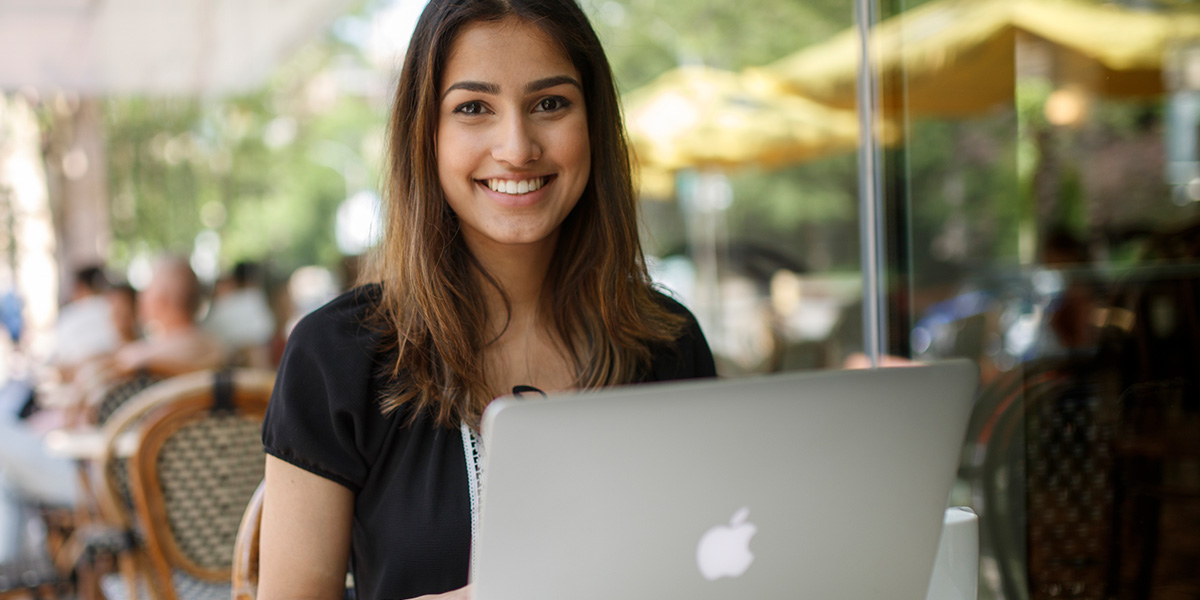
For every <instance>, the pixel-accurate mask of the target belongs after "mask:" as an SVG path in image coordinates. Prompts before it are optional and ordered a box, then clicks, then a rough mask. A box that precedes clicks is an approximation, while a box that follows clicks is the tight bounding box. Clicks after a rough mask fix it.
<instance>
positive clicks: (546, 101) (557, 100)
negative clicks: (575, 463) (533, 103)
mask: <svg viewBox="0 0 1200 600" xmlns="http://www.w3.org/2000/svg"><path fill="white" fill-rule="evenodd" d="M570 105H571V103H570V102H568V101H567V99H566V98H562V97H560V96H551V97H549V98H542V99H541V100H540V101H539V102H538V104H537V109H538V110H539V111H541V112H554V111H556V110H562V109H564V108H566V107H568V106H570Z"/></svg>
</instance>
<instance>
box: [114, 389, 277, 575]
mask: <svg viewBox="0 0 1200 600" xmlns="http://www.w3.org/2000/svg"><path fill="white" fill-rule="evenodd" d="M273 384H274V373H272V372H270V371H259V370H233V371H220V372H213V371H200V372H196V373H191V374H188V375H182V376H179V377H174V378H171V379H169V380H166V381H163V382H161V383H159V384H157V385H155V386H153V387H151V388H148V389H147V390H145V391H144V392H143V393H141V394H139V395H137V396H136V397H134V398H132V399H131V400H130V401H129V402H128V403H126V404H125V405H124V406H122V407H121V408H120V409H118V410H117V411H116V412H114V414H113V416H112V417H111V418H110V419H109V421H108V423H107V424H106V425H105V427H104V431H105V453H104V458H103V459H102V461H101V463H102V464H101V466H100V468H99V469H98V470H97V475H98V481H99V485H98V486H97V487H98V491H99V493H98V494H97V495H98V499H99V500H100V505H101V508H102V512H103V513H104V514H105V515H106V519H107V520H108V521H109V522H110V523H114V524H116V525H117V526H118V529H122V530H123V531H124V535H123V538H124V539H123V540H121V543H122V544H123V545H124V546H125V548H123V549H122V551H121V554H120V556H121V561H120V571H121V576H120V577H106V578H105V579H104V581H103V586H102V587H103V588H104V592H105V595H106V596H107V597H109V598H118V597H131V598H142V597H148V596H153V597H156V598H164V599H173V598H202V597H214V598H215V597H221V598H227V597H229V594H230V587H229V581H230V569H231V557H232V555H233V538H234V536H235V534H236V532H237V526H238V522H239V519H240V517H241V513H242V509H243V507H244V506H245V505H246V503H247V501H248V500H249V498H250V496H251V495H252V493H253V491H254V488H255V486H257V485H258V483H259V482H260V481H261V480H262V476H263V465H264V461H265V458H264V454H263V452H262V442H261V433H260V431H261V420H262V416H263V414H264V412H265V410H266V404H267V401H268V399H269V398H270V394H271V389H272V386H273ZM130 431H137V432H139V433H138V434H137V443H136V447H135V448H134V449H133V451H132V456H130V457H129V459H128V462H129V465H128V467H129V472H130V478H129V491H130V497H131V500H132V506H131V505H130V504H127V503H126V502H125V501H124V498H122V497H121V495H120V494H119V491H118V482H116V481H114V480H113V478H112V476H111V472H112V471H111V469H108V468H106V464H111V463H112V462H114V461H121V460H124V459H123V458H122V457H121V455H122V454H124V452H122V451H121V446H122V445H123V444H128V436H129V435H130V434H129V432H130Z"/></svg>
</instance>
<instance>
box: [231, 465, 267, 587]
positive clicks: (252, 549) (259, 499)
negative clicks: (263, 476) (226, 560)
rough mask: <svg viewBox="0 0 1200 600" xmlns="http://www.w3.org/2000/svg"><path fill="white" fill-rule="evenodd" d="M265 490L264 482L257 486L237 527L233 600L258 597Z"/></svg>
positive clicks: (234, 549)
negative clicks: (259, 552)
mask: <svg viewBox="0 0 1200 600" xmlns="http://www.w3.org/2000/svg"><path fill="white" fill-rule="evenodd" d="M266 488H267V486H266V482H263V483H260V484H258V489H257V490H255V491H254V495H253V496H251V497H250V502H249V503H248V504H247V505H246V512H245V513H243V514H242V523H241V525H239V526H238V533H237V539H236V540H235V541H234V544H233V600H254V599H255V598H256V597H257V596H258V549H259V539H260V534H261V532H262V510H263V496H264V492H265V491H266Z"/></svg>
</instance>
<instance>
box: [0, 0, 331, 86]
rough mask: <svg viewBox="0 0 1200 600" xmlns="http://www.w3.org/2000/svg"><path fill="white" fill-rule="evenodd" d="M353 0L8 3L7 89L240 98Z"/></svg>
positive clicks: (1, 15)
mask: <svg viewBox="0 0 1200 600" xmlns="http://www.w3.org/2000/svg"><path fill="white" fill-rule="evenodd" d="M349 5H350V0H0V89H10V90H11V89H17V88H21V87H25V86H32V87H34V88H43V89H66V90H75V91H79V92H83V93H87V94H102V95H122V94H152V95H195V94H210V93H236V92H240V91H245V90H248V89H251V88H253V87H255V86H257V85H258V84H260V83H261V82H262V81H263V79H265V77H266V76H267V74H268V73H270V71H271V69H272V68H273V67H274V66H275V64H276V63H277V62H279V61H280V60H281V59H283V58H284V57H286V56H288V55H289V54H290V52H291V51H292V50H294V49H295V48H296V47H298V46H299V45H300V44H302V43H304V42H305V41H307V40H309V39H311V38H312V37H313V36H314V35H316V34H317V32H319V31H320V30H321V29H322V28H323V27H325V26H326V25H328V24H329V22H330V21H331V20H332V19H333V18H334V17H336V16H337V15H339V14H341V13H343V12H344V11H345V10H346V9H347V7H348V6H349Z"/></svg>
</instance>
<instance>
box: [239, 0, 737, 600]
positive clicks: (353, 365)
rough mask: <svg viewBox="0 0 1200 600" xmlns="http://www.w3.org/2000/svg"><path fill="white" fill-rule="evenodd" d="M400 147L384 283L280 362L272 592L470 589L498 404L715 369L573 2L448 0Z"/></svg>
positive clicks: (271, 462)
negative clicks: (647, 213) (661, 246)
mask: <svg viewBox="0 0 1200 600" xmlns="http://www.w3.org/2000/svg"><path fill="white" fill-rule="evenodd" d="M389 159H390V162H389V163H388V176H389V182H388V187H387V197H388V201H389V203H390V204H389V208H388V225H387V229H386V235H385V240H384V242H383V243H382V244H381V246H380V249H379V254H378V256H376V257H375V260H376V268H375V281H377V283H374V284H371V285H367V286H363V287H360V288H358V289H356V290H354V291H352V292H350V293H348V294H346V295H344V296H342V297H341V298H339V299H337V300H335V301H333V302H332V303H330V304H329V305H327V306H325V307H323V308H321V309H319V310H318V311H316V312H315V313H313V314H311V315H309V316H308V317H306V318H305V319H304V320H303V321H302V322H301V323H300V324H299V325H298V326H297V327H296V329H295V331H294V332H293V334H292V337H291V339H290V340H289V343H288V349H287V351H286V353H285V355H284V359H283V363H282V365H281V367H280V370H279V378H278V382H277V385H276V388H275V397H274V398H273V400H272V402H271V407H270V410H269V411H268V415H267V419H266V422H265V424H264V433H263V439H264V445H265V447H266V450H267V452H268V459H267V478H266V481H267V483H266V501H265V502H266V504H265V508H264V512H263V514H264V518H263V524H262V542H261V556H262V561H261V571H260V584H259V597H260V598H264V599H266V598H296V597H306V598H340V597H341V596H342V595H343V592H344V582H345V574H346V569H347V564H348V562H349V565H350V569H351V571H352V573H353V576H354V582H355V585H356V588H357V594H358V597H359V598H411V597H415V596H420V595H422V594H441V593H447V592H449V593H450V596H449V597H466V596H467V594H468V593H469V592H468V591H467V590H465V589H463V587H464V586H465V585H466V584H467V568H468V567H467V562H468V556H469V551H470V545H471V532H472V526H473V518H474V509H475V508H476V505H475V504H476V502H475V501H476V496H477V492H478V490H477V489H473V487H472V486H473V484H471V483H469V482H473V481H474V480H475V477H474V475H475V473H476V471H475V469H476V468H477V466H476V465H475V464H474V463H475V458H474V456H475V450H476V448H477V444H478V438H477V435H476V432H475V429H476V428H477V424H478V422H479V418H480V415H481V414H482V412H483V410H484V408H485V407H486V406H487V403H488V402H489V401H490V400H491V399H492V398H495V397H497V396H500V395H505V394H508V393H511V392H512V391H513V389H514V388H515V387H517V386H532V387H536V388H538V389H540V390H544V391H547V392H561V391H567V390H582V389H593V388H599V387H604V386H610V385H618V384H625V383H634V382H642V381H656V380H666V379H681V378H691V377H708V376H713V375H715V371H714V368H713V359H712V354H711V353H710V351H709V349H708V345H707V343H706V342H705V340H704V336H703V334H702V333H701V332H700V329H699V327H698V326H697V325H696V322H695V319H694V318H693V317H692V315H691V314H689V313H688V312H687V311H686V310H685V309H684V308H683V307H682V306H680V305H679V304H677V303H675V302H673V301H671V300H670V299H668V298H666V297H665V296H663V295H661V294H659V293H657V292H656V291H654V290H653V288H652V287H651V283H650V280H649V277H648V276H647V274H646V270H645V265H644V264H643V262H642V253H641V248H640V245H639V242H638V236H637V224H636V212H637V211H636V201H635V197H634V193H633V186H632V183H631V177H630V166H629V159H628V154H627V149H626V145H625V141H624V134H623V130H622V124H621V118H620V109H619V106H618V101H617V95H616V90H615V87H614V84H613V80H612V75H611V73H610V71H609V67H608V63H607V61H606V59H605V58H604V54H603V52H602V50H601V48H600V44H599V41H598V40H597V39H596V35H595V33H594V32H593V31H592V29H591V26H590V25H589V24H588V22H587V19H586V17H585V16H584V14H583V13H582V11H580V9H579V7H578V6H577V5H576V4H575V1H574V0H431V2H430V3H429V5H428V7H427V8H426V9H425V12H424V14H423V15H422V16H421V19H420V21H419V23H418V24H417V28H416V32H415V34H414V35H413V38H412V42H411V44H410V46H409V50H408V54H407V56H406V58H405V62H404V68H403V72H402V73H401V77H400V83H399V88H398V90H397V92H396V101H395V105H394V109H393V116H392V120H391V126H390V156H389ZM547 451H562V452H566V451H569V449H548V450H547Z"/></svg>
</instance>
